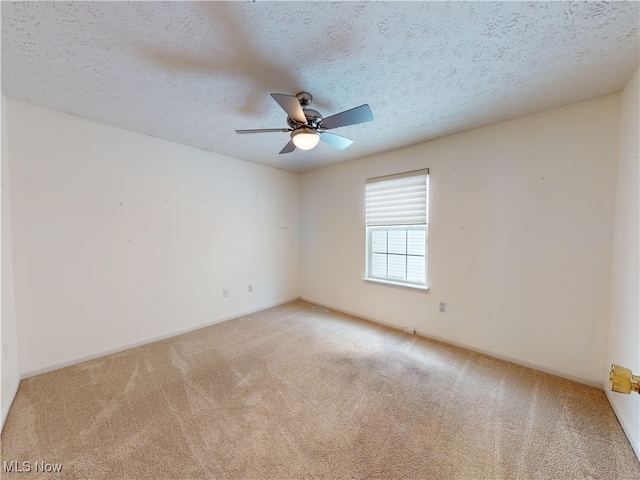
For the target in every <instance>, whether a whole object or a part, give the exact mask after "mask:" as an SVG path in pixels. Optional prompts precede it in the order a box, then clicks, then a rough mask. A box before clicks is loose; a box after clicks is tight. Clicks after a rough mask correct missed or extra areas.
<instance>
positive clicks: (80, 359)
mask: <svg viewBox="0 0 640 480" xmlns="http://www.w3.org/2000/svg"><path fill="white" fill-rule="evenodd" d="M298 298H299V297H294V298H291V299H289V300H285V301H283V302H278V303H274V304H270V305H265V306H262V307H260V308H254V309H252V310H247V311H244V312H239V313H237V314H234V315H232V316H228V317H223V318H218V319H216V320H212V321H210V322H206V323H203V324H200V325H194V326H192V327H187V328H184V329H180V330H176V331H174V332H170V333H167V334H163V335H157V336H155V337H150V338H146V339H144V340H140V341H137V342H132V343H127V344H125V345H120V346H118V347H114V348H108V349H106V350H101V351H100V352H96V353H92V354H89V355H81V356H79V357H74V358H70V359H67V360H63V361H61V362H55V363H52V364H49V365H45V366H43V367H38V368H34V369H31V370H25V371H22V372H20V378H23V379H24V378H29V377H35V376H36V375H42V374H43V373H47V372H52V371H53V370H58V369H60V368H65V367H70V366H71V365H77V364H78V363H82V362H86V361H89V360H93V359H96V358H100V357H104V356H106V355H112V354H114V353H118V352H123V351H125V350H129V349H131V348H135V347H140V346H142V345H147V344H149V343H153V342H158V341H160V340H165V339H167V338H172V337H176V336H178V335H182V334H183V333H188V332H192V331H194V330H198V329H200V328H205V327H209V326H211V325H215V324H216V323H222V322H226V321H228V320H233V319H234V318H238V317H242V316H244V315H250V314H252V313H255V312H259V311H261V310H266V309H268V308H273V307H277V306H279V305H284V304H285V303H289V302H293V301H294V300H298Z"/></svg>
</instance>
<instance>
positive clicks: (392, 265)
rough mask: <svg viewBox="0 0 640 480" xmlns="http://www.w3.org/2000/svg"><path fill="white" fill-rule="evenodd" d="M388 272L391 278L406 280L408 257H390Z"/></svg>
mask: <svg viewBox="0 0 640 480" xmlns="http://www.w3.org/2000/svg"><path fill="white" fill-rule="evenodd" d="M388 263H389V266H388V272H387V276H388V277H389V278H396V279H399V280H404V279H405V278H406V277H405V275H406V271H407V257H406V256H404V255H389V259H388Z"/></svg>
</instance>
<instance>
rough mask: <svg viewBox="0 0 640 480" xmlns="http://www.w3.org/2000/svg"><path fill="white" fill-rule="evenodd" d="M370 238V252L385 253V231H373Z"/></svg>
mask: <svg viewBox="0 0 640 480" xmlns="http://www.w3.org/2000/svg"><path fill="white" fill-rule="evenodd" d="M371 236H372V242H373V244H372V251H373V252H375V253H387V231H386V230H374V231H373V232H371Z"/></svg>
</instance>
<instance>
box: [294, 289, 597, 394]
mask: <svg viewBox="0 0 640 480" xmlns="http://www.w3.org/2000/svg"><path fill="white" fill-rule="evenodd" d="M300 300H304V301H305V302H309V303H313V304H314V305H319V306H322V307H325V308H328V309H330V310H335V311H336V312H342V313H346V314H347V315H353V316H354V317H359V318H362V319H364V320H368V321H370V322H373V323H377V324H380V325H384V326H386V327H390V328H395V329H398V330H402V327H400V326H398V325H394V324H392V323H388V322H384V321H382V320H379V319H377V318H373V317H368V316H366V315H362V314H360V313H357V312H350V311H348V310H345V309H342V308H338V307H334V306H332V305H327V304H326V303H323V302H316V301H315V300H311V299H308V298H305V297H300ZM415 333H416V335H418V336H420V337H424V338H428V339H431V340H436V341H438V342H442V343H446V344H448V345H453V346H456V347H460V348H464V349H466V350H471V351H472V352H476V353H482V354H483V355H488V356H490V357H494V358H498V359H500V360H504V361H506V362H510V363H515V364H516V365H521V366H523V367H527V368H532V369H534V370H538V371H541V372H544V373H549V374H551V375H555V376H557V377H562V378H566V379H567V380H571V381H574V382H578V383H582V384H584V385H589V386H590V387H595V388H598V389H600V388H602V381H600V380H592V379H590V378H583V377H580V376H577V375H573V374H570V373H565V372H561V371H558V370H553V369H551V368H547V367H545V366H543V365H538V364H536V363H533V362H527V361H524V360H520V359H518V358H513V357H509V356H506V355H502V354H501V353H498V352H494V351H491V350H485V349H482V348H477V347H474V346H472V345H466V344H464V343H459V342H454V341H451V340H449V339H446V338H442V337H438V336H436V335H430V334H428V333H424V332H420V331H417V330H416V332H415Z"/></svg>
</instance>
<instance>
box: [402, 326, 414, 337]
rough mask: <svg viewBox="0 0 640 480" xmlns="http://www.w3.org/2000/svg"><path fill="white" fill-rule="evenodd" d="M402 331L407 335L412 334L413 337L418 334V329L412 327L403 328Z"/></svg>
mask: <svg viewBox="0 0 640 480" xmlns="http://www.w3.org/2000/svg"><path fill="white" fill-rule="evenodd" d="M402 330H404V331H405V332H407V333H410V334H411V335H415V334H416V329H415V328H411V327H402Z"/></svg>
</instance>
